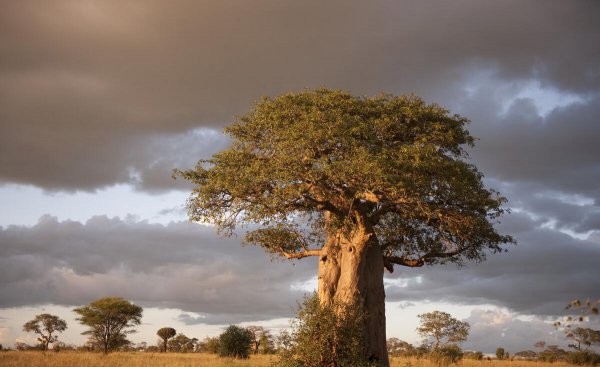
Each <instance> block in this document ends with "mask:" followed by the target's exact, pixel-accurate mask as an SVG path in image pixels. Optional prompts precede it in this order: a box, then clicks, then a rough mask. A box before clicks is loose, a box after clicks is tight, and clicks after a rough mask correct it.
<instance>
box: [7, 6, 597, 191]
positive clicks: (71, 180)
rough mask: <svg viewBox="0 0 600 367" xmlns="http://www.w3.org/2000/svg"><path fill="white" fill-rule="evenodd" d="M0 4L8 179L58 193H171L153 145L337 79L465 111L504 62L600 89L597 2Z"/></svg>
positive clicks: (512, 68) (546, 80) (569, 85)
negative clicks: (476, 88)
mask: <svg viewBox="0 0 600 367" xmlns="http://www.w3.org/2000/svg"><path fill="white" fill-rule="evenodd" d="M1 8H2V9H1V11H0V122H1V124H0V172H1V179H3V180H5V181H8V182H18V183H30V184H34V185H37V186H40V187H43V188H46V189H51V190H61V189H66V190H75V189H86V190H91V189H94V188H97V187H100V186H104V185H110V184H113V183H115V182H131V181H133V182H137V181H136V180H138V179H139V177H138V175H136V174H135V173H136V172H142V171H145V173H144V174H145V176H144V178H146V179H147V180H146V181H142V184H141V185H140V186H139V187H141V188H146V186H145V185H144V182H150V183H149V188H151V189H159V188H165V187H170V186H169V184H167V181H165V179H164V175H163V172H162V169H157V168H155V169H150V170H147V168H148V167H147V163H148V161H150V162H152V161H154V160H155V159H157V158H160V157H161V156H160V155H159V154H158V153H157V152H155V151H150V152H147V156H144V157H142V155H140V154H138V152H139V151H144V149H143V148H144V142H145V141H147V139H152V138H153V137H156V136H160V135H161V134H164V135H165V136H166V137H167V138H169V137H174V136H178V134H183V133H185V132H186V131H191V130H192V129H194V128H197V127H200V126H203V127H217V128H218V127H221V126H223V125H224V124H226V123H228V122H230V121H231V120H232V116H233V115H235V114H241V113H243V112H244V111H245V110H247V109H248V107H249V106H250V104H251V103H252V102H253V101H255V100H257V99H258V98H259V97H260V96H261V95H274V94H279V93H282V92H286V91H290V90H299V89H302V88H304V87H309V88H314V87H319V86H327V87H330V88H343V89H349V90H351V91H352V92H354V93H358V94H375V93H378V92H380V91H389V92H393V93H406V92H416V93H417V94H420V95H422V96H423V97H425V98H426V99H428V100H436V101H438V102H440V103H442V104H444V105H453V104H454V103H455V102H456V101H457V99H460V98H462V97H463V96H464V93H465V88H466V86H465V83H466V82H468V81H469V80H470V79H472V77H473V75H476V74H477V72H478V71H479V70H482V69H485V70H487V69H489V68H493V69H494V70H495V74H496V76H497V78H498V79H500V80H504V81H509V82H510V81H516V80H526V79H536V80H538V81H540V83H542V85H544V86H552V87H555V88H558V89H559V90H568V91H571V92H574V93H578V94H587V93H589V92H590V91H593V90H596V89H597V88H598V86H599V84H600V66H599V65H600V63H598V60H599V56H600V48H599V47H598V45H599V44H600V32H598V29H597V25H596V23H597V22H596V19H595V14H597V13H598V11H599V10H600V6H599V4H597V3H596V2H585V1H580V2H579V1H575V2H564V1H539V2H536V1H531V2H526V3H523V2H520V1H510V2H478V1H462V2H459V3H457V2H446V1H427V2H424V1H407V2H381V3H377V4H374V3H371V2H358V1H357V2H325V3H323V2H306V1H305V2H292V1H283V2H282V1H252V2H248V1H218V2H214V1H201V2H197V1H196V2H187V1H177V2H174V3H173V2H169V3H165V2H126V3H123V2H109V1H98V2H68V1H64V2H62V1H52V2H41V1H39V2H36V1H19V2H3V3H2V5H1ZM132 152H133V153H132ZM179 153H181V154H182V155H185V154H187V153H188V152H185V151H180V152H179ZM195 158H200V157H195ZM155 167H156V166H155ZM167 171H168V170H167ZM169 182H170V181H169Z"/></svg>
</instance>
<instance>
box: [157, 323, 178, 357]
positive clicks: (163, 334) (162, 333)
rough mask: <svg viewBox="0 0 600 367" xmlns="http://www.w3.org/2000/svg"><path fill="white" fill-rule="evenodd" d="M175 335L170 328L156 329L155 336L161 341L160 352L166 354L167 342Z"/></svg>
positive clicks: (175, 332)
mask: <svg viewBox="0 0 600 367" xmlns="http://www.w3.org/2000/svg"><path fill="white" fill-rule="evenodd" d="M176 334H177V331H176V330H175V329H173V328H172V327H163V328H160V329H158V331H157V332H156V335H158V336H159V337H160V338H161V339H162V343H163V347H162V351H163V352H165V353H166V352H167V342H168V341H169V339H170V338H172V337H174V336H175V335H176Z"/></svg>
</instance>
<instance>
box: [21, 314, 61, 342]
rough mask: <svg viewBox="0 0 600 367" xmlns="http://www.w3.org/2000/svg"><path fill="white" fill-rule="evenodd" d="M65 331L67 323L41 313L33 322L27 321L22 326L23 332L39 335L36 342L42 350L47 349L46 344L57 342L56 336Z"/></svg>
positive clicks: (56, 317)
mask: <svg viewBox="0 0 600 367" xmlns="http://www.w3.org/2000/svg"><path fill="white" fill-rule="evenodd" d="M66 329H67V322H66V321H65V320H63V319H61V318H59V317H58V316H54V315H50V314H47V313H43V314H40V315H36V316H35V318H34V319H33V320H30V321H27V322H26V323H25V324H24V325H23V331H26V332H34V333H36V334H39V335H40V337H39V338H38V340H39V341H40V343H41V345H42V350H46V349H48V344H51V343H54V342H55V341H57V340H58V335H52V334H54V333H62V332H63V331H65V330H66Z"/></svg>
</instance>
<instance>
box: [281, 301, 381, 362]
mask: <svg viewBox="0 0 600 367" xmlns="http://www.w3.org/2000/svg"><path fill="white" fill-rule="evenodd" d="M365 317H368V316H365V315H363V314H361V313H360V312H359V311H358V310H356V309H355V308H352V307H350V306H347V305H343V304H334V305H330V306H322V305H320V304H319V299H318V297H317V295H316V294H313V295H312V297H305V299H304V301H303V302H302V304H301V305H300V307H299V309H298V316H297V319H296V320H294V321H293V323H292V332H291V335H290V340H289V345H288V349H287V350H285V351H283V352H282V353H281V360H280V361H279V362H278V363H277V365H278V366H282V367H321V366H330V367H361V366H369V365H370V363H369V361H368V360H367V357H366V356H365V354H366V353H365V351H364V341H363V339H362V335H363V334H362V325H363V321H364V318H365Z"/></svg>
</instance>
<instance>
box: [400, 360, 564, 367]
mask: <svg viewBox="0 0 600 367" xmlns="http://www.w3.org/2000/svg"><path fill="white" fill-rule="evenodd" d="M453 366H456V367H573V365H570V364H567V363H565V362H555V363H548V362H535V361H522V360H514V361H510V360H504V361H498V360H491V361H486V360H481V361H476V360H473V359H463V360H462V361H460V362H459V363H458V364H455V365H453ZM391 367H437V365H435V364H434V363H431V362H430V361H428V360H427V359H417V358H392V359H391Z"/></svg>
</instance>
